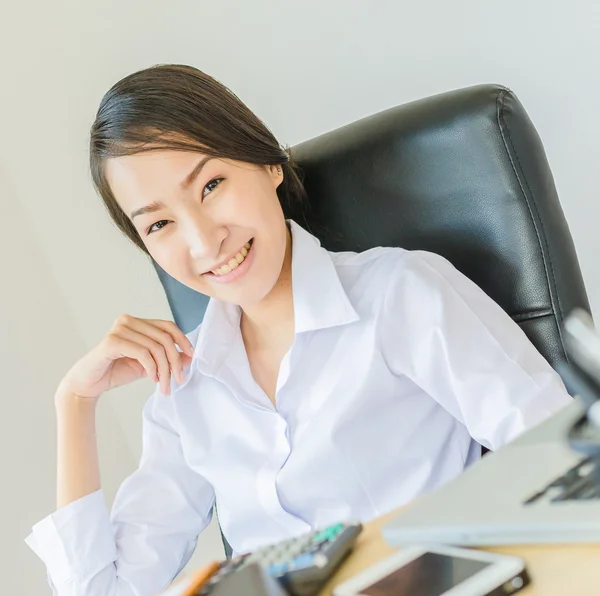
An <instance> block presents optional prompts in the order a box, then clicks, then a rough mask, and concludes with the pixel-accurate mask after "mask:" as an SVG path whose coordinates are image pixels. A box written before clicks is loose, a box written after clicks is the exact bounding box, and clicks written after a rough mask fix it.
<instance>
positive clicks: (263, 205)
mask: <svg viewBox="0 0 600 596" xmlns="http://www.w3.org/2000/svg"><path fill="white" fill-rule="evenodd" d="M90 166H91V170H92V175H93V180H94V183H95V185H96V188H97V189H98V191H99V193H100V195H101V196H102V199H103V200H104V203H105V204H106V207H107V209H108V211H109V213H110V215H111V217H112V218H113V220H114V221H115V223H116V224H117V226H119V228H120V229H121V230H122V231H123V232H124V233H125V234H126V235H127V236H128V238H130V240H131V241H132V242H133V243H135V245H136V246H138V247H139V248H140V249H141V250H143V251H144V252H145V253H146V254H148V255H150V256H151V257H152V258H153V259H154V260H155V261H156V262H157V263H158V264H159V265H160V266H161V267H162V268H163V269H164V270H166V271H167V272H168V273H169V274H170V275H171V276H172V277H174V278H175V279H176V280H178V281H179V282H181V283H183V284H185V285H187V286H188V287H190V288H192V289H194V290H196V291H198V292H202V293H204V294H206V295H208V296H210V297H211V300H210V301H209V304H208V307H207V309H206V313H205V316H204V319H203V321H202V323H201V324H200V325H199V326H198V327H197V328H196V329H195V330H193V331H192V332H190V333H188V334H187V335H184V334H183V332H182V331H181V330H180V329H178V328H177V326H176V325H175V324H174V323H173V322H172V321H161V320H155V319H141V318H137V317H135V316H132V315H128V314H127V315H122V316H120V317H119V318H118V320H117V321H116V322H115V324H114V325H113V327H112V328H111V329H110V330H109V332H108V333H107V335H106V336H105V337H104V338H103V339H102V340H101V341H100V343H99V344H98V345H97V346H95V347H94V348H93V349H92V350H90V352H89V353H87V354H86V355H84V356H83V357H82V358H81V359H80V360H79V361H78V362H76V363H75V364H74V365H73V367H72V368H71V369H70V370H69V371H68V372H67V373H66V375H65V376H64V377H63V379H62V381H61V383H60V385H59V387H58V390H57V392H56V395H55V403H56V411H57V419H58V471H57V481H58V496H57V505H58V509H57V511H56V512H55V513H53V514H52V515H50V516H49V517H47V518H46V519H44V520H42V521H41V522H40V523H38V524H37V525H36V526H35V527H34V529H33V532H32V534H31V535H30V536H29V537H28V539H27V542H28V544H29V545H30V546H31V547H32V548H33V549H34V550H35V552H36V553H37V554H38V555H39V556H40V558H41V559H42V560H43V561H44V562H45V563H46V566H47V568H48V576H49V578H50V582H51V584H52V585H53V587H54V593H55V594H57V595H58V596H75V595H77V596H150V595H154V594H156V593H157V592H159V591H160V590H161V589H162V588H164V587H165V586H166V585H167V584H169V582H171V581H172V580H173V578H174V577H175V576H176V575H177V574H178V573H179V571H180V570H181V569H182V568H183V567H184V566H185V565H186V563H187V561H188V559H189V557H190V555H191V553H192V552H193V550H194V547H195V545H196V540H197V537H198V535H199V534H200V532H202V530H203V529H204V528H205V527H206V526H207V524H208V523H209V522H210V519H211V516H212V511H213V508H214V505H215V503H216V502H217V501H218V510H219V523H220V525H221V528H222V531H223V534H224V536H225V538H226V539H227V541H228V542H229V544H230V545H231V546H232V548H233V550H234V552H236V553H240V552H244V551H250V550H253V549H255V548H257V547H259V546H261V545H264V544H267V543H275V542H278V541H280V540H282V539H284V538H289V537H292V536H297V535H299V534H302V533H307V532H309V531H310V530H314V529H316V528H322V527H324V526H329V525H332V524H335V523H338V522H340V521H346V520H359V521H362V522H366V521H369V520H371V519H373V518H374V517H376V516H378V515H381V514H382V513H384V512H387V511H390V510H391V509H394V508H397V507H400V506H401V505H404V504H406V503H407V502H409V501H411V500H412V499H414V498H416V497H417V496H419V495H421V494H423V493H425V492H429V491H432V490H434V489H436V488H437V487H439V486H441V485H442V484H444V483H445V482H447V481H449V480H450V479H452V478H454V477H455V476H457V475H458V474H460V473H461V472H462V470H463V469H464V468H465V467H466V466H467V465H469V464H470V463H472V462H473V461H475V460H477V459H478V458H479V457H480V454H481V445H480V444H483V445H484V446H486V447H487V448H489V449H496V448H498V447H500V446H502V445H503V444H505V443H506V442H507V441H509V440H511V439H512V438H514V437H515V436H516V435H517V434H518V433H520V432H522V431H523V430H525V429H527V428H529V427H531V426H532V425H534V424H536V423H538V422H539V421H541V420H542V419H543V418H545V417H546V416H548V415H549V414H551V413H552V412H553V411H555V410H557V409H559V408H561V407H563V406H564V405H566V404H568V403H569V402H570V398H569V396H568V394H567V393H566V391H565V390H564V387H563V386H562V383H561V381H560V378H559V377H558V375H557V374H556V373H555V372H554V370H553V369H552V368H551V367H550V366H549V364H548V363H547V362H546V361H545V360H544V359H543V358H542V356H541V355H540V354H539V353H537V352H536V350H535V348H534V347H533V346H532V345H531V344H530V343H529V341H528V340H527V338H526V337H525V335H524V334H523V332H522V331H521V329H520V328H519V326H518V325H516V324H515V323H514V322H513V321H512V320H511V319H510V317H509V316H508V315H507V314H506V313H505V312H504V311H503V310H502V309H501V308H500V307H499V306H498V305H496V304H495V303H494V302H492V300H490V298H488V296H487V295H486V294H484V293H483V292H482V291H481V290H480V289H479V288H478V287H477V286H475V285H474V284H473V283H472V282H470V281H469V280H468V279H467V278H466V277H464V276H463V275H462V274H460V273H459V272H458V271H457V270H456V269H454V267H452V265H451V264H450V263H449V262H448V261H446V260H445V259H443V258H442V257H440V256H438V255H435V254H432V253H427V252H422V251H408V250H403V249H401V248H383V247H377V248H374V249H371V250H368V251H365V252H364V253H360V254H357V253H351V252H345V253H332V252H329V251H327V250H325V248H323V247H322V246H321V245H320V243H319V241H318V239H317V238H315V237H314V236H313V235H311V234H310V233H309V232H308V231H306V230H304V229H303V228H302V227H300V226H299V225H298V224H297V223H296V222H294V221H293V220H292V219H287V220H286V218H285V210H286V208H287V207H288V206H290V204H291V203H293V202H296V201H301V200H302V199H303V197H304V190H303V188H302V184H301V182H300V178H299V177H298V173H297V171H296V168H295V166H294V164H293V161H292V159H291V156H290V154H289V152H287V151H285V150H284V149H282V148H281V147H280V145H279V143H278V142H277V141H276V139H275V138H274V137H273V135H272V134H271V133H270V132H269V130H268V129H267V128H266V127H265V126H264V124H262V122H261V121H260V120H259V119H258V118H257V117H256V116H255V115H254V114H253V113H252V112H251V111H250V110H249V109H248V108H247V107H246V106H245V105H244V104H243V103H242V102H241V101H240V100H239V99H238V98H237V97H236V96H235V95H234V94H233V93H232V92H231V91H229V90H228V89H227V88H226V87H224V86H223V85H221V84H220V83H218V82H217V81H215V80H214V79H213V78H211V77H209V76H207V75H206V74H204V73H202V72H200V71H198V70H196V69H194V68H191V67H187V66H158V67H154V68H150V69H147V70H143V71H141V72H138V73H134V74H132V75H130V76H128V77H126V78H125V79H123V80H122V81H119V82H118V83H117V84H116V85H115V86H114V87H113V88H112V89H111V90H110V91H109V92H108V93H107V94H106V96H105V97H104V99H103V100H102V102H101V105H100V108H99V110H98V114H97V116H96V120H95V122H94V124H93V126H92V130H91V142H90ZM144 376H146V377H149V378H150V379H152V380H153V381H155V382H156V383H157V387H156V391H155V392H154V394H153V395H152V396H151V397H150V399H149V401H148V403H147V404H146V406H145V408H144V412H143V455H142V458H141V461H140V465H139V469H138V470H136V471H135V472H134V473H133V474H132V475H131V476H130V477H129V478H128V479H127V480H126V481H125V482H124V483H123V485H122V486H121V488H120V489H119V492H118V494H117V496H116V498H115V501H114V504H113V508H112V512H111V513H110V515H109V512H108V510H107V508H106V506H105V504H104V500H103V496H102V492H101V484H100V474H99V465H98V453H97V446H96V435H95V407H96V403H97V401H98V399H99V398H100V396H101V395H102V394H103V393H105V392H106V391H108V390H110V389H112V388H113V387H119V386H121V385H126V384H128V383H131V382H132V381H135V380H136V379H139V378H142V377H144ZM374 445H375V446H377V449H376V453H375V454H373V446H374Z"/></svg>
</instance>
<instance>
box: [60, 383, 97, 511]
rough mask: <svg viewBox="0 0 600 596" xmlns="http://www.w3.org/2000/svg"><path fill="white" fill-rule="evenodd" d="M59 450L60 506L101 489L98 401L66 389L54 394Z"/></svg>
mask: <svg viewBox="0 0 600 596" xmlns="http://www.w3.org/2000/svg"><path fill="white" fill-rule="evenodd" d="M55 404H56V417H57V431H58V449H57V491H56V492H57V495H56V499H57V507H58V508H59V509H60V508H61V507H65V506H66V505H68V504H69V503H72V502H73V501H76V500H77V499H80V498H81V497H85V496H86V495H89V494H91V493H93V492H95V491H97V490H98V489H99V488H100V469H99V463H98V446H97V440H96V400H92V399H86V398H80V397H78V396H75V395H71V394H69V393H65V392H60V391H59V392H58V393H57V394H56V397H55Z"/></svg>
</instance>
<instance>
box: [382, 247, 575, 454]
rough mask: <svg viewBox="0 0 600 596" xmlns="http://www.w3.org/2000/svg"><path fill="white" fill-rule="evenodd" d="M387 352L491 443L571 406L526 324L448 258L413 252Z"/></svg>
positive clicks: (388, 321) (396, 299)
mask: <svg viewBox="0 0 600 596" xmlns="http://www.w3.org/2000/svg"><path fill="white" fill-rule="evenodd" d="M382 325H383V328H382V331H381V337H382V342H383V345H382V351H383V354H384V357H385V358H386V360H387V362H388V365H389V366H390V368H391V370H392V371H393V372H394V373H396V374H403V375H406V376H408V377H409V378H410V379H411V380H412V381H413V382H415V383H416V384H417V385H418V386H420V387H421V388H422V389H423V390H425V391H426V392H427V393H428V394H429V395H430V396H431V397H432V398H433V399H435V400H436V401H437V402H438V403H439V404H440V405H441V406H442V407H443V408H445V409H446V410H447V411H448V412H449V413H450V414H451V415H452V416H454V417H455V418H456V419H457V420H458V421H459V422H461V423H462V424H464V425H465V426H466V427H467V429H468V431H469V433H470V435H471V436H472V437H473V438H474V439H475V440H476V441H478V442H479V443H481V444H482V445H484V446H485V447H487V448H489V449H497V448H499V447H501V446H502V445H504V444H505V443H507V442H509V441H510V440H512V439H513V438H515V437H516V436H517V435H518V434H520V433H521V432H523V431H524V430H526V429H528V428H531V427H532V426H534V425H535V424H537V423H539V422H541V421H542V420H544V419H545V418H547V417H548V416H550V415H551V414H552V413H554V412H556V411H557V410H559V409H561V408H562V407H564V406H566V405H567V404H568V403H569V402H570V401H571V398H570V396H569V394H568V393H567V391H566V389H565V387H564V385H563V383H562V381H561V379H560V377H559V375H558V374H557V373H556V372H555V371H554V369H553V368H552V367H551V366H550V365H549V364H548V362H547V361H546V360H545V359H544V358H543V356H542V355H541V354H540V353H539V352H538V351H537V350H536V348H535V347H534V346H533V344H532V343H531V342H530V341H529V339H528V338H527V336H526V335H525V333H524V332H523V331H522V330H521V328H520V327H519V326H518V325H517V324H516V323H515V322H514V321H513V320H512V319H511V318H510V317H509V316H508V315H507V314H506V313H505V312H504V311H503V310H502V308H500V306H498V304H496V303H495V302H494V301H493V300H492V299H491V298H489V297H488V296H487V295H486V294H485V293H484V292H483V291H482V290H481V289H480V288H479V287H478V286H477V285H476V284H474V283H473V282H472V281H471V280H469V279H468V278H467V277H466V276H464V275H463V274H462V273H460V272H459V271H458V270H457V269H455V268H454V267H453V266H452V265H451V264H450V263H449V262H448V261H447V260H446V259H444V258H443V257H441V256H439V255H436V254H434V253H429V252H425V251H411V252H408V251H407V252H406V253H405V254H404V257H403V259H402V262H401V263H400V264H399V266H398V267H397V269H396V271H395V272H394V274H393V275H392V276H391V279H390V284H389V286H388V291H387V293H386V296H385V301H384V309H383V319H382Z"/></svg>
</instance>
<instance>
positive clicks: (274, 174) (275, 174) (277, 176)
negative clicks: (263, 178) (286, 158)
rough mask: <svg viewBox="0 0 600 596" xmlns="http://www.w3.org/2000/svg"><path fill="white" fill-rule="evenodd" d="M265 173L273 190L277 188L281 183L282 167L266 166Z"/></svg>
mask: <svg viewBox="0 0 600 596" xmlns="http://www.w3.org/2000/svg"><path fill="white" fill-rule="evenodd" d="M266 167H267V172H268V173H269V176H270V178H271V182H272V183H273V188H278V187H279V185H280V184H281V183H282V182H283V166H266Z"/></svg>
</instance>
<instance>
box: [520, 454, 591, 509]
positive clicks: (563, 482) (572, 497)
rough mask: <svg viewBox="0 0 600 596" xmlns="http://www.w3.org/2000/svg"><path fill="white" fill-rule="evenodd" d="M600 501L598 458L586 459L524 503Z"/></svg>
mask: <svg viewBox="0 0 600 596" xmlns="http://www.w3.org/2000/svg"><path fill="white" fill-rule="evenodd" d="M590 499H600V458H597V457H586V458H585V459H583V460H582V461H580V462H579V463H578V464H577V465H575V466H573V467H572V468H570V469H569V470H567V472H565V473H564V474H562V475H561V476H559V477H558V478H556V479H555V480H553V481H552V482H550V483H549V484H548V485H546V486H545V487H544V488H543V489H541V490H540V491H538V492H537V493H535V494H534V495H533V496H531V497H530V498H529V499H527V500H526V501H525V503H524V504H525V505H533V504H536V503H540V502H546V503H547V502H550V503H565V502H567V501H587V500H590Z"/></svg>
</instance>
